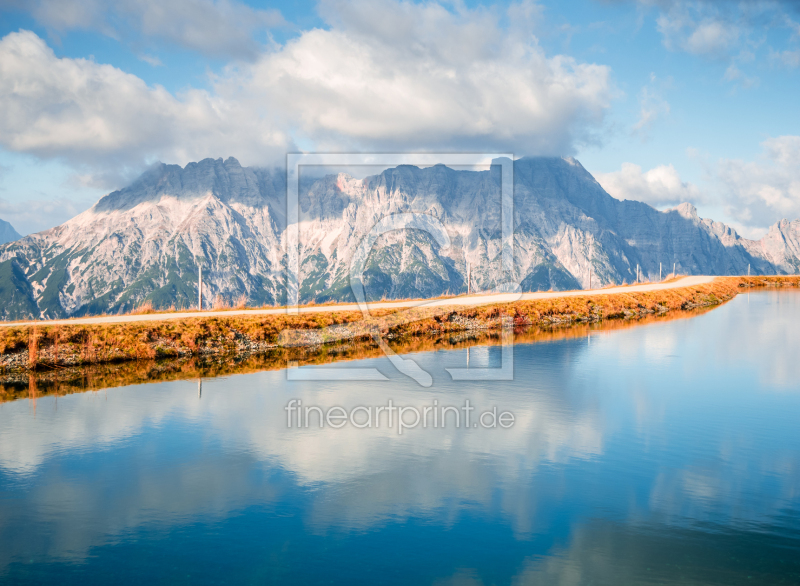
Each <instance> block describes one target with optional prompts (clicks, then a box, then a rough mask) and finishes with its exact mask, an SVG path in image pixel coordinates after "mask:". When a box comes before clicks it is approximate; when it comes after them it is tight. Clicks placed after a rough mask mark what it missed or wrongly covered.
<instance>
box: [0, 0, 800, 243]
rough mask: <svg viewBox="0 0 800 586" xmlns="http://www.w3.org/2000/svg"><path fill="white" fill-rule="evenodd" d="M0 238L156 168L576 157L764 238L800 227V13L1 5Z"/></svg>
mask: <svg viewBox="0 0 800 586" xmlns="http://www.w3.org/2000/svg"><path fill="white" fill-rule="evenodd" d="M0 29H1V30H0V100H1V101H2V104H3V108H2V111H3V113H0V218H3V219H6V220H8V221H10V222H11V223H12V224H14V225H15V226H16V227H17V229H18V230H19V231H20V232H23V233H29V232H34V231H38V230H42V229H47V228H49V227H52V226H54V225H57V224H59V223H61V222H63V221H65V220H67V219H69V218H70V217H72V216H73V215H75V214H76V213H79V212H81V211H83V210H85V209H87V208H88V207H89V206H90V205H91V204H92V203H93V202H94V201H96V200H97V199H98V198H99V197H100V196H102V195H103V194H105V193H107V192H108V191H111V190H113V189H115V188H119V187H122V186H124V185H125V184H126V183H127V182H129V181H130V180H131V179H132V178H133V177H135V176H136V175H137V174H138V173H139V172H141V170H142V169H144V168H145V167H146V166H147V165H148V164H151V163H152V162H154V161H156V160H161V161H164V162H170V163H180V164H185V163H187V162H189V161H191V160H197V159H200V158H204V157H215V158H216V157H227V156H231V155H232V156H235V157H237V158H239V159H240V160H241V161H242V163H244V164H261V165H272V164H278V163H280V162H281V161H282V160H285V154H286V152H288V151H296V150H298V149H302V150H318V151H366V152H369V151H371V150H376V151H386V150H393V151H404V150H412V151H429V152H444V151H455V152H458V151H462V150H463V151H469V152H476V151H479V152H513V153H515V155H517V156H523V155H527V154H531V155H538V154H546V155H557V154H563V155H572V156H575V157H577V158H578V159H579V160H580V161H581V162H582V163H583V165H584V166H585V167H586V168H587V169H588V170H589V171H590V172H592V173H593V174H594V175H595V176H596V177H597V178H598V180H599V181H600V182H601V184H603V186H604V187H606V189H607V190H608V191H609V192H610V193H611V194H612V195H614V196H615V197H619V198H628V199H640V200H643V201H647V202H648V203H651V204H652V205H654V206H656V207H659V208H662V209H663V208H665V207H669V206H672V205H676V204H677V203H680V202H682V201H692V202H693V203H695V204H696V205H697V207H698V208H699V210H700V212H701V215H704V216H708V217H712V218H714V219H716V220H721V221H725V222H728V223H730V224H732V225H733V226H735V227H736V228H737V229H738V230H740V231H741V232H742V233H743V234H744V235H746V236H749V237H760V236H761V235H763V234H764V232H765V231H766V230H767V228H768V226H769V225H771V224H773V223H774V222H776V221H778V220H780V219H781V218H789V219H793V218H796V217H800V116H798V114H797V106H796V102H797V96H798V95H800V93H799V92H798V90H800V6H798V4H797V3H796V2H746V3H738V2H734V1H732V0H723V1H720V2H711V1H699V2H698V1H678V2H667V1H657V0H641V1H629V2H624V1H596V0H573V1H567V2H522V3H496V4H489V3H473V2H469V3H459V2H456V3H451V2H448V3H435V2H429V3H412V2H398V1H396V0H376V1H373V2H341V1H336V0H326V1H323V2H298V3H292V4H286V5H283V4H279V3H256V2H250V3H244V2H237V1H234V0H226V1H222V0H139V1H135V0H120V1H119V2H117V3H105V2H101V1H99V0H83V1H76V0H29V1H27V2H22V1H18V0H0Z"/></svg>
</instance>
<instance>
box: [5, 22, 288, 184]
mask: <svg viewBox="0 0 800 586" xmlns="http://www.w3.org/2000/svg"><path fill="white" fill-rule="evenodd" d="M0 103H2V104H3V108H2V109H0V145H2V146H3V147H4V148H6V149H8V150H10V151H16V152H23V153H30V154H34V155H37V156H39V157H42V158H56V159H62V160H66V161H68V162H70V163H71V164H72V165H74V166H75V167H76V168H81V167H84V166H86V167H88V168H89V169H90V170H97V169H102V170H103V171H104V172H105V173H109V172H113V171H114V170H116V169H119V170H124V169H125V168H126V167H130V166H133V167H135V166H137V165H141V164H142V163H143V162H144V161H148V160H152V159H155V158H161V159H163V160H166V161H170V162H180V163H185V162H188V161H190V160H197V159H198V158H204V157H206V156H209V155H210V154H218V153H226V154H227V153H242V154H241V156H242V157H245V158H249V160H250V162H256V161H257V160H261V161H271V160H275V159H276V158H278V157H279V156H282V155H283V154H284V153H285V152H286V150H287V148H289V147H290V146H291V141H290V140H289V139H288V137H287V135H286V134H285V133H284V132H282V131H280V130H278V129H276V127H275V126H274V124H272V123H271V122H269V121H267V120H266V119H265V118H262V117H259V116H258V115H256V113H254V112H252V111H250V110H245V109H243V108H242V107H241V106H240V105H239V104H235V103H230V102H226V101H225V100H223V99H221V98H219V97H217V96H213V95H211V94H209V93H208V92H205V91H201V90H188V91H186V92H184V93H183V94H181V95H179V96H173V95H172V94H170V93H169V92H168V91H166V90H165V89H164V88H162V87H159V86H156V87H149V86H148V85H147V84H145V82H144V81H142V80H141V79H139V78H138V77H136V76H134V75H130V74H127V73H125V72H123V71H121V70H119V69H117V68H115V67H112V66H110V65H100V64H97V63H95V62H94V61H90V60H86V59H68V58H62V59H59V58H57V57H56V55H55V54H54V53H53V51H52V50H51V49H50V48H49V47H48V46H47V45H46V44H45V42H44V41H43V40H42V39H40V38H39V37H38V36H36V35H35V34H34V33H31V32H27V31H22V32H19V33H12V34H9V35H7V36H6V37H4V38H3V39H2V40H0Z"/></svg>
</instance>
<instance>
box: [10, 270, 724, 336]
mask: <svg viewBox="0 0 800 586" xmlns="http://www.w3.org/2000/svg"><path fill="white" fill-rule="evenodd" d="M715 278H716V277H707V276H694V277H683V278H681V279H677V280H675V281H672V282H669V283H647V284H644V285H628V286H625V287H609V288H608V289H593V290H579V291H552V292H551V291H546V292H538V293H523V294H522V295H520V294H519V293H516V294H515V293H492V294H475V295H461V296H458V297H448V298H446V299H433V300H428V299H413V300H405V301H384V302H376V303H369V304H368V307H369V309H370V310H373V309H403V308H408V307H420V306H425V307H442V306H457V307H474V306H477V305H491V304H493V303H511V302H513V301H519V300H533V299H553V298H557V297H577V296H595V295H612V294H614V293H638V292H646V291H659V290H664V289H677V288H679V287H691V286H694V285H703V284H706V283H710V282H711V281H713V280H714V279H715ZM331 311H359V307H358V305H356V304H355V303H347V304H337V305H317V306H305V307H299V308H289V309H287V308H285V307H282V308H272V309H228V310H222V311H182V312H175V313H151V314H144V315H110V316H103V317H81V318H73V319H58V320H46V321H26V322H12V323H8V322H0V327H10V326H29V325H37V324H41V325H47V326H54V325H81V324H118V323H129V322H148V321H166V320H171V319H186V318H197V317H230V316H234V315H253V316H256V315H279V314H285V313H287V312H290V313H323V312H331Z"/></svg>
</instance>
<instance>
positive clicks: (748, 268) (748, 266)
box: [747, 264, 750, 277]
mask: <svg viewBox="0 0 800 586" xmlns="http://www.w3.org/2000/svg"><path fill="white" fill-rule="evenodd" d="M747 276H748V277H749V276H750V265H749V264H748V265H747Z"/></svg>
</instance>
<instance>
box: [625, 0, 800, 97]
mask: <svg viewBox="0 0 800 586" xmlns="http://www.w3.org/2000/svg"><path fill="white" fill-rule="evenodd" d="M637 1H638V3H639V4H640V5H644V6H655V7H657V9H658V10H659V14H658V17H657V19H656V23H657V28H658V30H659V32H660V33H661V35H662V39H663V43H664V46H665V47H666V48H667V49H669V50H671V51H685V52H687V53H691V54H693V55H699V56H703V57H707V58H711V59H714V60H719V61H721V62H722V63H727V69H726V70H725V73H724V74H723V77H722V79H723V80H725V81H729V82H732V83H735V84H738V85H740V86H741V87H743V88H748V87H753V86H755V85H757V84H758V78H757V77H755V75H753V74H752V72H751V73H749V74H747V73H746V72H743V71H742V66H743V65H744V64H747V63H755V62H757V61H758V60H760V59H762V58H763V59H767V58H769V59H770V60H772V61H773V62H778V63H782V64H784V65H786V66H789V67H796V66H797V65H796V64H797V63H798V58H797V55H796V51H793V50H780V49H779V50H775V49H774V48H772V47H769V51H768V52H767V51H760V52H759V48H760V47H764V46H765V41H767V40H768V39H769V41H770V42H778V43H790V42H791V40H792V39H793V38H796V37H797V35H798V32H797V31H800V24H798V23H797V22H795V20H794V18H793V11H792V8H791V6H792V4H793V3H792V2H790V1H784V2H781V1H759V2H715V1H712V0H677V1H674V2H669V1H661V0H637ZM775 31H782V33H787V32H788V33H789V34H788V35H785V34H783V35H781V34H780V33H778V34H774V33H775ZM781 38H782V40H781ZM765 48H766V47H765ZM757 53H758V54H757Z"/></svg>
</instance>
